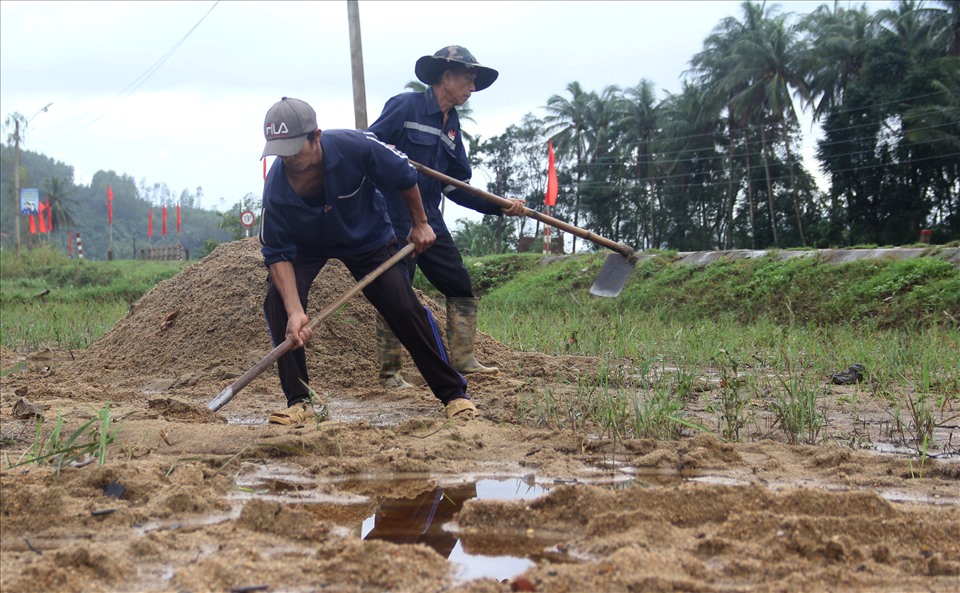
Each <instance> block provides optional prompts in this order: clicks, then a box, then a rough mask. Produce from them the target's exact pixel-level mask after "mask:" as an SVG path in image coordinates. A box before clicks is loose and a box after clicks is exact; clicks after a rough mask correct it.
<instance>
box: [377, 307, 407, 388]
mask: <svg viewBox="0 0 960 593" xmlns="http://www.w3.org/2000/svg"><path fill="white" fill-rule="evenodd" d="M402 354H403V346H402V345H401V344H400V340H398V339H397V336H395V335H393V331H392V330H391V329H390V326H389V325H387V322H386V320H385V319H384V318H383V317H382V316H381V315H380V313H377V355H378V357H379V359H380V381H381V383H383V386H384V387H386V388H387V389H410V388H411V387H413V385H411V384H410V383H407V382H406V381H405V380H404V379H403V375H401V374H400V368H401V367H402V366H403V360H402V358H401V355H402Z"/></svg>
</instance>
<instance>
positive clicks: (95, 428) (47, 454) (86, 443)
mask: <svg viewBox="0 0 960 593" xmlns="http://www.w3.org/2000/svg"><path fill="white" fill-rule="evenodd" d="M94 413H95V417H94V418H91V419H90V420H87V421H86V422H84V423H83V424H82V425H80V427H79V428H77V429H76V430H74V431H73V432H72V433H71V434H70V435H69V436H68V437H67V438H66V439H63V438H62V437H61V433H62V431H63V426H64V419H63V416H62V415H61V414H60V413H58V414H57V421H56V423H55V424H54V426H53V428H52V429H51V431H50V433H49V434H47V435H44V431H43V423H44V419H43V416H42V415H40V416H37V423H36V430H35V433H34V440H33V444H32V445H31V447H30V449H29V450H28V452H27V453H26V455H27V458H26V459H25V460H24V459H21V460H20V461H19V462H17V463H13V464H11V465H10V466H9V467H11V468H13V467H18V466H20V465H26V464H29V463H34V464H37V465H40V464H41V463H43V462H44V461H48V460H52V461H53V462H54V463H55V464H56V468H57V472H59V471H60V470H61V469H63V467H64V466H66V465H69V464H71V463H81V462H82V460H83V459H84V458H91V459H92V460H94V461H96V462H97V463H99V464H100V465H105V464H106V462H107V448H108V447H109V446H110V445H111V444H113V443H114V441H115V440H116V438H117V435H118V434H119V432H120V430H119V428H115V427H114V425H113V415H112V413H111V412H110V403H109V402H107V404H106V405H105V406H104V407H103V408H100V409H99V410H94ZM84 437H86V438H84Z"/></svg>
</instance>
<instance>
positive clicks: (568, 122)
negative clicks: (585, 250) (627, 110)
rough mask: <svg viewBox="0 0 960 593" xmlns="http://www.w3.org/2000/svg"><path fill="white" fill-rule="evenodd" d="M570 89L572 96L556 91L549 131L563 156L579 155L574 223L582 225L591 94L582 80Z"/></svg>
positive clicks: (549, 110)
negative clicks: (584, 87)
mask: <svg viewBox="0 0 960 593" xmlns="http://www.w3.org/2000/svg"><path fill="white" fill-rule="evenodd" d="M566 91H567V92H568V93H569V94H570V98H569V99H568V98H566V97H562V96H560V95H552V96H551V97H550V98H549V99H547V105H546V107H545V109H546V111H547V114H548V115H547V116H546V117H545V118H544V121H545V122H546V124H547V127H546V132H547V134H548V135H549V136H552V137H553V140H554V143H553V145H554V147H555V148H556V151H557V154H558V157H559V158H562V157H564V156H569V155H571V154H572V155H574V156H575V157H576V191H575V193H574V206H573V224H574V226H579V218H580V189H581V181H582V179H583V163H584V158H585V157H586V154H587V134H588V130H589V129H590V101H591V94H590V93H588V92H586V91H584V90H583V88H582V87H581V86H580V83H579V82H576V81H575V82H571V83H570V84H568V85H567V88H566ZM572 251H573V253H576V252H577V238H576V236H574V237H573V248H572Z"/></svg>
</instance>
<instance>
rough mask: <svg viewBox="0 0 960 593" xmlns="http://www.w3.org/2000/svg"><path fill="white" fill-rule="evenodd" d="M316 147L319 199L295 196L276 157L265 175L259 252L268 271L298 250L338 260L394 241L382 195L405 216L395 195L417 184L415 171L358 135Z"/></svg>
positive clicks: (332, 136)
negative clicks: (320, 182)
mask: <svg viewBox="0 0 960 593" xmlns="http://www.w3.org/2000/svg"><path fill="white" fill-rule="evenodd" d="M320 146H321V148H322V149H323V168H324V179H323V189H324V192H325V195H324V196H323V197H320V198H317V199H313V200H309V201H308V200H305V199H304V198H301V197H300V196H298V195H297V194H296V193H295V192H294V191H293V188H292V187H291V186H290V183H289V182H288V181H287V176H286V174H285V172H284V165H283V161H282V160H281V159H279V158H277V159H276V160H274V163H273V166H272V167H271V168H270V172H269V173H267V179H266V181H265V182H264V185H263V210H262V211H261V214H260V244H261V246H262V247H261V250H260V251H261V253H263V258H264V264H265V265H266V266H267V267H269V266H270V264H273V263H276V262H278V261H293V260H294V259H295V258H296V257H297V253H298V251H303V252H308V253H310V254H311V255H313V256H315V257H325V258H337V257H341V256H351V255H358V254H361V253H366V252H368V251H372V250H374V249H377V248H378V247H382V246H383V245H386V244H387V243H389V242H391V241H393V240H394V238H395V235H394V230H393V228H392V227H391V225H390V219H389V218H388V216H387V205H386V203H385V199H384V194H383V193H381V192H385V193H388V194H389V197H388V198H386V199H387V200H395V201H396V202H398V206H399V207H400V208H402V209H403V210H404V211H406V203H405V202H404V201H403V198H401V197H400V194H399V192H400V191H402V190H404V189H409V188H411V187H413V185H414V184H415V183H416V182H417V171H416V169H414V168H413V166H412V165H410V163H409V162H408V161H407V159H406V158H405V157H404V156H403V155H401V154H399V153H397V152H396V151H395V150H392V149H391V148H389V147H387V146H386V145H384V144H383V143H382V142H380V141H379V140H377V139H376V137H374V136H372V135H370V134H365V133H364V132H359V131H357V130H326V131H324V132H322V133H321V135H320ZM378 189H379V191H378ZM407 218H408V219H409V212H408V214H407ZM404 238H406V235H404Z"/></svg>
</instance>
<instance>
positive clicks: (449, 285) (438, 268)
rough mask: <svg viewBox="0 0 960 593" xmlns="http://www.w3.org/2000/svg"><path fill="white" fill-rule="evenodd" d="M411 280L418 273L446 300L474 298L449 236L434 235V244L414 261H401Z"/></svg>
mask: <svg viewBox="0 0 960 593" xmlns="http://www.w3.org/2000/svg"><path fill="white" fill-rule="evenodd" d="M404 264H406V266H407V273H408V274H409V275H410V280H411V281H413V276H414V275H415V274H416V272H417V266H419V267H420V271H421V272H423V276H424V277H425V278H426V279H427V281H429V282H430V284H432V285H433V287H434V288H436V289H437V290H439V291H440V294H442V295H443V296H445V297H448V298H473V283H472V282H471V280H470V273H469V272H468V271H467V266H465V265H464V263H463V258H462V257H461V256H460V250H458V249H457V246H456V244H455V243H454V242H453V237H451V236H450V233H448V232H444V233H437V240H436V241H435V242H434V243H433V245H431V246H430V249H427V250H426V251H424V252H423V253H421V254H419V255H417V256H416V258H412V257H409V258H407V259H406V260H404Z"/></svg>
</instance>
